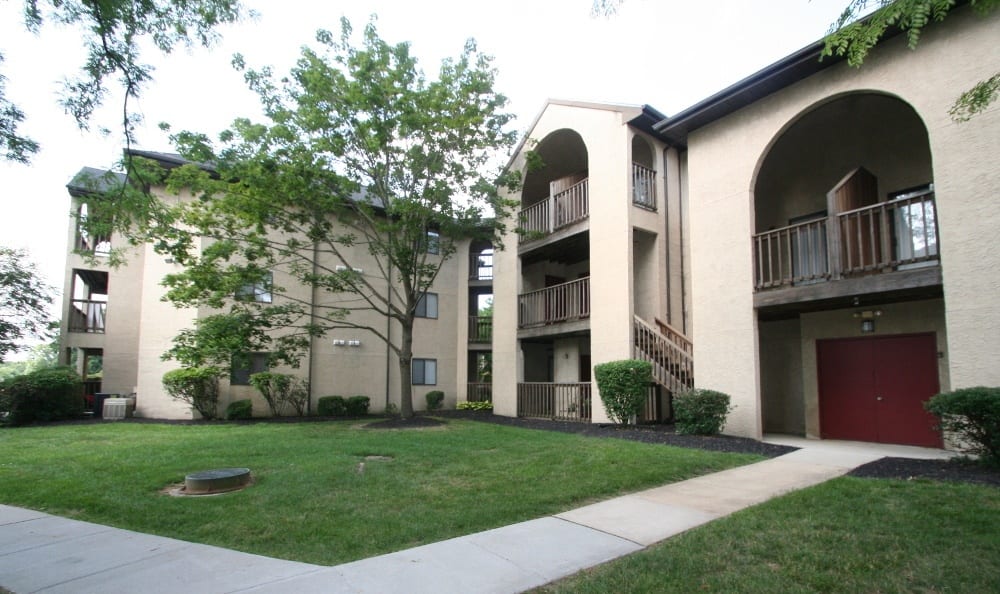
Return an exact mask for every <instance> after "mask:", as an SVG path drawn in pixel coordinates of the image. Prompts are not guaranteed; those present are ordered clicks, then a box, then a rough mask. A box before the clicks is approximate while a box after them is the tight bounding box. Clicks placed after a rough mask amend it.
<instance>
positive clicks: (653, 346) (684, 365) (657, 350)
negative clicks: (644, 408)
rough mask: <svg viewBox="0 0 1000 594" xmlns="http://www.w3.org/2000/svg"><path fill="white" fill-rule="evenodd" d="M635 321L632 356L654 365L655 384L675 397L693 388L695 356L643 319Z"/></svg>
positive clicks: (637, 318) (638, 318) (635, 319)
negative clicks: (672, 393) (675, 394)
mask: <svg viewBox="0 0 1000 594" xmlns="http://www.w3.org/2000/svg"><path fill="white" fill-rule="evenodd" d="M634 321H635V322H634V324H633V334H634V336H633V345H632V356H633V357H634V358H636V359H640V360H642V361H649V362H650V363H651V364H652V366H653V379H654V381H656V383H658V384H660V385H661V386H664V387H665V388H667V389H668V390H670V391H671V392H675V393H676V392H681V391H684V390H687V389H690V388H693V387H694V357H693V356H692V354H691V353H690V352H687V351H685V350H684V348H683V347H682V346H681V345H679V344H677V343H675V342H674V341H673V340H671V339H670V338H668V337H667V336H665V335H663V334H661V333H660V332H659V331H657V330H656V328H654V327H653V326H652V325H650V324H649V323H647V322H646V321H645V320H643V319H642V318H640V317H638V316H635V317H634ZM688 342H689V341H688Z"/></svg>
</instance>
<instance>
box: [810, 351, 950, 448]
mask: <svg viewBox="0 0 1000 594" xmlns="http://www.w3.org/2000/svg"><path fill="white" fill-rule="evenodd" d="M816 364H817V372H818V379H819V405H820V427H821V430H820V434H821V436H822V437H823V438H824V439H848V440H856V441H872V442H878V443H895V444H905V445H916V446H924V447H936V448H940V447H942V442H941V434H940V432H939V431H938V430H937V429H936V425H937V419H936V418H935V417H934V416H933V415H931V414H930V413H928V412H927V411H925V410H924V402H926V401H927V399H929V398H930V397H931V396H933V395H934V394H937V393H938V391H939V390H940V385H939V382H938V360H937V342H936V339H935V336H934V334H912V335H896V336H878V337H865V338H837V339H828V340H818V341H816Z"/></svg>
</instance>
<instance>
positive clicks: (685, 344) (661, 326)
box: [639, 318, 694, 354]
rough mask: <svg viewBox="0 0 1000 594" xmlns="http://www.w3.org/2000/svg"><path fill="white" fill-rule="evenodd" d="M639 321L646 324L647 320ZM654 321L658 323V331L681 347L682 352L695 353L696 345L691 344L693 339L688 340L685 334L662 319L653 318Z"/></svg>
mask: <svg viewBox="0 0 1000 594" xmlns="http://www.w3.org/2000/svg"><path fill="white" fill-rule="evenodd" d="M639 321H640V322H645V320H643V319H641V318H640V319H639ZM653 321H654V322H656V329H657V330H658V331H659V332H660V334H663V335H664V336H666V337H667V338H668V339H670V340H671V341H672V342H673V343H674V344H676V345H677V346H678V347H680V348H681V350H683V351H684V352H685V353H688V354H690V353H693V352H694V345H693V344H692V343H691V339H690V338H688V337H687V336H686V335H685V334H684V333H683V332H681V331H680V330H678V329H677V328H674V327H673V326H671V325H670V324H668V323H667V322H664V321H663V320H661V319H660V318H653Z"/></svg>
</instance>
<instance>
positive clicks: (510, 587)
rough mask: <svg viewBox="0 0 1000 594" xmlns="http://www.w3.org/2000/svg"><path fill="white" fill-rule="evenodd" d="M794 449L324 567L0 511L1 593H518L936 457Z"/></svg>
mask: <svg viewBox="0 0 1000 594" xmlns="http://www.w3.org/2000/svg"><path fill="white" fill-rule="evenodd" d="M765 441H770V442H772V443H784V444H787V445H794V446H797V447H800V448H802V449H800V450H798V451H796V452H792V453H790V454H786V455H784V456H780V457H778V458H773V459H771V460H766V461H764V462H758V463H756V464H750V465H748V466H742V467H739V468H733V469H730V470H725V471H722V472H718V473H715V474H711V475H707V476H703V477H698V478H694V479H690V480H687V481H683V482H679V483H673V484H670V485H665V486H662V487H657V488H654V489H649V490H646V491H642V492H639V493H634V494H631V495H626V496H624V497H617V498H615V499H610V500H608V501H603V502H600V503H596V504H593V505H588V506H586V507H582V508H579V509H574V510H571V511H568V512H565V513H561V514H558V515H556V516H552V517H546V518H541V519H537V520H532V521H529V522H523V523H520V524H514V525H512V526H505V527H503V528H497V529H495V530H488V531H486V532H480V533H477V534H471V535H468V536H462V537H459V538H453V539H451V540H446V541H442V542H437V543H433V544H429V545H425V546H422V547H417V548H414V549H409V550H405V551H400V552H397V553H390V554H388V555H381V556H378V557H372V558H370V559H362V560H360V561H355V562H352V563H346V564H344V565H337V566H334V567H323V566H319V565H310V564H307V563H297V562H294V561H282V560H279V559H272V558H269V557H262V556H259V555H251V554H247V553H239V552H236V551H231V550H228V549H222V548H218V547H211V546H207V545H200V544H192V543H188V542H184V541H180V540H175V539H171V538H163V537H159V536H151V535H148V534H141V533H137V532H131V531H128V530H119V529H116V528H109V527H107V526H101V525H99V524H91V523H88V522H79V521H76V520H69V519H65V518H59V517H55V516H50V515H48V514H44V513H41V512H36V511H31V510H26V509H21V508H16V507H10V506H5V505H0V586H2V587H4V588H7V589H9V590H12V591H13V592H15V593H17V594H27V593H29V592H45V593H47V594H49V593H51V594H55V593H61V592H66V593H74V594H83V593H88V592H93V593H101V594H111V593H116V592H122V593H125V592H127V593H136V594H144V593H158V592H163V593H165V594H166V593H170V594H176V593H177V592H185V593H201V592H204V593H206V594H219V593H224V592H295V593H296V594H308V593H311V592H316V593H340V592H345V593H346V592H365V593H390V592H406V593H420V592H428V593H430V592H434V593H449V592H455V593H463V594H464V593H469V592H496V593H506V592H521V591H523V590H527V589H530V588H533V587H536V586H540V585H542V584H546V583H548V582H551V581H553V580H557V579H560V578H563V577H565V576H568V575H571V574H573V573H576V572H577V571H580V570H581V569H585V568H587V567H592V566H594V565H598V564H600V563H604V562H606V561H610V560H612V559H615V558H617V557H621V556H624V555H627V554H629V553H633V552H635V551H639V550H641V549H643V548H645V547H647V546H649V545H651V544H653V543H656V542H659V541H661V540H663V539H665V538H670V537H671V536H674V535H675V534H679V533H681V532H684V531H685V530H688V529H690V528H694V527H695V526H700V525H701V524H704V523H706V522H711V521H712V520H714V519H716V518H720V517H722V516H725V515H728V514H731V513H733V512H735V511H738V510H741V509H743V508H746V507H749V506H751V505H756V504H758V503H761V502H763V501H766V500H768V499H771V498H772V497H777V496H779V495H782V494H784V493H788V492H789V491H794V490H796V489H802V488H805V487H809V486H812V485H815V484H818V483H822V482H824V481H826V480H829V479H831V478H834V477H837V476H840V475H842V474H845V473H846V472H848V471H850V470H851V469H852V468H855V467H857V466H860V465H862V464H865V463H867V462H871V461H874V460H877V459H879V458H882V457H885V456H897V457H910V458H916V457H920V458H928V457H930V458H946V457H948V456H949V455H950V453H948V452H943V451H941V450H929V449H924V448H910V447H904V446H880V445H877V444H863V443H854V442H833V441H822V442H820V441H813V440H803V439H798V438H785V437H772V436H768V438H767V439H765Z"/></svg>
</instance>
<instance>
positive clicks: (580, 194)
mask: <svg viewBox="0 0 1000 594" xmlns="http://www.w3.org/2000/svg"><path fill="white" fill-rule="evenodd" d="M589 215H590V184H589V179H588V178H584V179H582V180H580V181H578V182H576V183H575V184H573V185H572V186H570V187H568V188H566V189H565V190H563V191H561V192H557V193H556V194H554V195H552V196H549V197H547V198H545V199H543V200H541V201H539V202H536V203H535V204H532V205H531V206H528V207H527V208H524V209H522V210H521V211H520V212H519V213H518V221H519V224H520V241H521V242H522V243H524V242H528V241H533V240H535V239H540V238H542V237H544V236H546V235H549V234H550V233H552V232H554V231H557V230H559V229H561V228H563V227H566V226H568V225H571V224H573V223H576V222H578V221H582V220H584V219H586V218H587V217H588V216H589Z"/></svg>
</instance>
